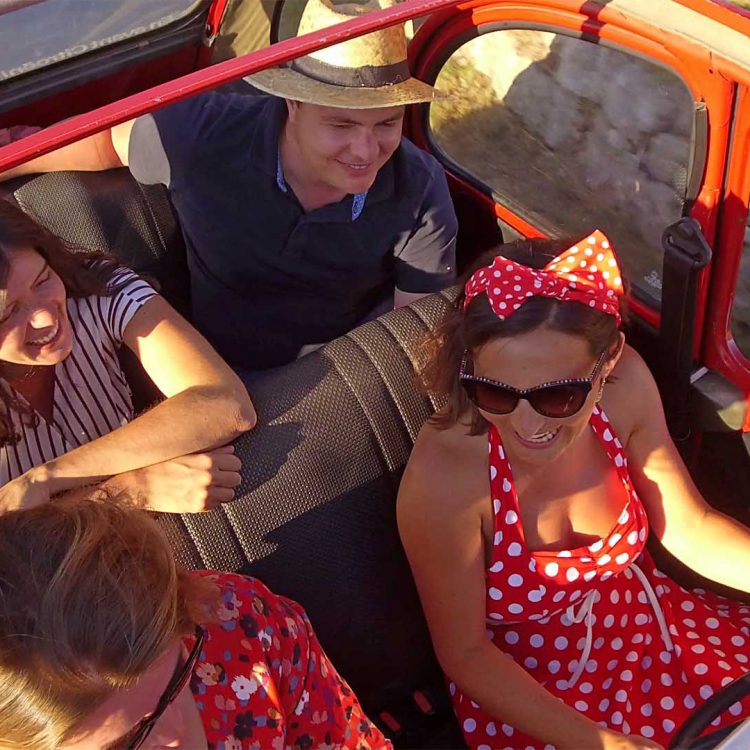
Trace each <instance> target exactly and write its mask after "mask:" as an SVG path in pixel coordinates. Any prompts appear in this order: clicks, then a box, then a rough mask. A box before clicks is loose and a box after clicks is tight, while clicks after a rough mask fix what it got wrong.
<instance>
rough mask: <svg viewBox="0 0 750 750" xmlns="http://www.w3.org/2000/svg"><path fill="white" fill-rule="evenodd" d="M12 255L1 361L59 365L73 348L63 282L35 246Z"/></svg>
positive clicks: (0, 328) (0, 331) (1, 318)
mask: <svg viewBox="0 0 750 750" xmlns="http://www.w3.org/2000/svg"><path fill="white" fill-rule="evenodd" d="M9 257H10V261H11V262H10V269H9V272H8V279H7V282H6V297H5V307H4V308H3V310H2V312H1V313H0V360H3V361H4V362H10V363H13V364H19V365H32V366H35V365H48V366H49V365H56V364H57V363H58V362H61V361H62V360H63V359H65V357H67V356H68V354H70V351H71V349H72V347H73V334H72V329H71V326H70V322H69V321H68V313H67V309H66V306H65V299H66V294H65V287H64V285H63V282H62V280H61V279H60V277H59V276H58V275H57V274H56V273H55V272H54V271H53V270H52V269H51V268H50V267H49V265H48V264H47V262H46V261H45V259H44V258H43V257H42V256H41V255H40V254H39V253H37V252H36V251H35V250H32V249H31V248H22V249H15V250H11V251H10V252H9Z"/></svg>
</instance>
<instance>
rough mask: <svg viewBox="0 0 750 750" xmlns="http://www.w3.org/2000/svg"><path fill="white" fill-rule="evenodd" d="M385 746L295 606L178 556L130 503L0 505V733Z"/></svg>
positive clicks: (180, 742) (117, 742)
mask: <svg viewBox="0 0 750 750" xmlns="http://www.w3.org/2000/svg"><path fill="white" fill-rule="evenodd" d="M389 746H390V744H389V743H388V742H387V740H385V738H384V737H383V735H382V734H381V733H380V732H379V731H378V730H377V729H376V728H375V727H374V726H373V725H372V724H371V723H370V722H369V721H368V719H367V717H366V716H365V715H364V714H363V713H362V709H361V708H360V706H359V703H358V702H357V699H356V698H355V696H354V695H353V693H352V692H351V690H350V689H349V687H348V686H347V684H346V683H345V682H344V680H343V679H342V678H341V677H340V676H339V675H338V674H337V672H336V670H335V669H334V667H333V665H332V664H331V663H330V661H329V660H328V657H327V656H326V655H325V653H324V652H323V650H322V649H321V647H320V644H319V643H318V640H317V638H316V636H315V634H314V633H313V631H312V628H311V626H310V623H309V621H308V619H307V617H306V615H305V613H304V612H303V610H302V608H301V607H300V606H299V605H298V604H296V603H295V602H292V601H290V600H288V599H285V598H283V597H280V596H276V595H275V594H273V593H271V592H270V591H269V590H268V589H267V588H266V587H265V586H264V585H263V584H262V583H260V582H259V581H257V580H254V579H252V578H248V577H246V576H242V575H236V574H233V573H216V572H205V571H203V572H195V573H188V572H186V571H184V570H181V569H179V568H178V567H177V566H176V565H175V563H174V561H173V559H172V556H171V553H170V552H169V547H168V545H167V542H166V540H165V539H164V537H163V535H162V533H161V531H160V530H159V528H158V526H157V525H156V523H155V522H154V521H153V520H152V519H151V518H149V517H148V516H147V515H146V514H145V513H144V512H142V511H139V510H134V509H128V508H124V507H122V506H121V505H120V504H119V503H117V502H114V501H110V502H100V501H98V500H96V499H73V498H68V499H64V500H61V501H59V502H56V503H46V504H44V505H40V506H37V507H35V508H32V509H30V510H25V511H12V512H9V513H6V514H4V515H3V516H0V747H3V748H31V749H33V750H48V749H49V750H52V748H61V749H62V748H64V749H65V750H102V748H107V749H108V750H115V749H116V750H136V748H142V749H145V748H157V747H158V748H161V747H185V748H190V750H198V749H199V748H204V749H207V748H225V750H250V749H251V748H252V749H253V750H260V749H261V748H262V750H267V749H268V750H282V748H305V749H306V750H308V749H309V750H312V749H313V748H323V747H326V748H333V747H335V748H352V749H355V748H356V750H368V749H370V748H382V747H389Z"/></svg>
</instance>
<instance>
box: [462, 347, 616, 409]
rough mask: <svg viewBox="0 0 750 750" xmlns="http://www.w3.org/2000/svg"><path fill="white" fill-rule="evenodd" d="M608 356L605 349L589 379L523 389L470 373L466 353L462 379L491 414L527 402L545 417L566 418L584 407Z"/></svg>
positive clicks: (470, 394) (479, 405) (472, 398)
mask: <svg viewBox="0 0 750 750" xmlns="http://www.w3.org/2000/svg"><path fill="white" fill-rule="evenodd" d="M607 353H608V352H607V351H606V350H605V351H603V352H602V353H601V354H600V355H599V359H597V360H596V364H595V365H594V369H593V370H592V371H591V374H590V375H589V376H588V377H587V378H574V379H567V380H553V381H551V382H549V383H543V384H542V385H537V386H534V387H533V388H520V389H519V388H514V387H513V386H512V385H507V384H506V383H500V382H498V381H497V380H491V379H490V378H481V377H478V376H476V375H473V374H471V373H467V372H466V368H467V363H468V359H469V353H468V351H466V352H464V356H463V359H462V360H461V368H460V370H459V372H458V379H459V381H460V382H461V385H462V386H463V389H464V390H465V391H466V395H467V396H468V397H469V400H470V401H471V402H472V403H473V404H474V406H476V407H477V409H481V410H482V411H486V412H489V413H490V414H510V413H511V412H512V411H513V410H514V409H515V408H516V406H518V402H519V401H520V400H521V399H525V400H526V401H528V402H529V404H531V407H532V408H533V409H534V410H535V411H537V412H539V414H541V415H542V416H544V417H549V418H551V419H565V417H572V416H573V415H574V414H577V413H578V412H579V411H580V410H581V409H582V408H583V405H584V404H585V403H586V399H587V398H588V395H589V393H591V388H592V384H593V382H594V380H596V377H597V375H598V374H599V372H600V371H601V369H602V366H603V365H604V363H605V362H606V361H607Z"/></svg>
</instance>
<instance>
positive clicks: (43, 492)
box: [0, 466, 52, 513]
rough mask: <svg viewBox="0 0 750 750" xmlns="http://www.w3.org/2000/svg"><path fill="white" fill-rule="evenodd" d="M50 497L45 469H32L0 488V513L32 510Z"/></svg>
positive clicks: (50, 491)
mask: <svg viewBox="0 0 750 750" xmlns="http://www.w3.org/2000/svg"><path fill="white" fill-rule="evenodd" d="M51 495H52V490H51V489H50V483H49V482H48V481H47V475H46V471H45V467H44V466H37V467H34V468H33V469H29V471H27V472H26V473H24V474H21V476H20V477H16V478H15V479H13V480H11V481H10V482H7V483H6V484H4V485H3V486H2V487H0V513H5V512H7V511H10V510H22V509H25V508H33V507H34V506H35V505H41V504H42V503H46V502H47V501H48V500H49V499H50V497H51Z"/></svg>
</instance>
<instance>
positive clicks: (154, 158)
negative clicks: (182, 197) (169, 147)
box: [128, 115, 171, 187]
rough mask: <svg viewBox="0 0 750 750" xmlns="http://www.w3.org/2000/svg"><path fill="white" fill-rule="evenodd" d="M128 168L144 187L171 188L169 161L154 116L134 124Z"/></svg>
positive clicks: (129, 142)
mask: <svg viewBox="0 0 750 750" xmlns="http://www.w3.org/2000/svg"><path fill="white" fill-rule="evenodd" d="M128 167H129V169H130V174H132V175H133V177H134V178H135V179H136V180H138V182H141V183H143V184H144V185H158V184H162V185H166V186H167V187H169V182H170V179H171V170H170V167H169V159H168V158H167V152H166V151H165V150H164V144H163V143H162V140H161V135H159V128H158V127H157V126H156V120H155V119H154V117H153V115H143V117H138V118H137V119H136V121H135V122H134V123H133V129H132V130H131V131H130V140H129V141H128Z"/></svg>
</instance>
